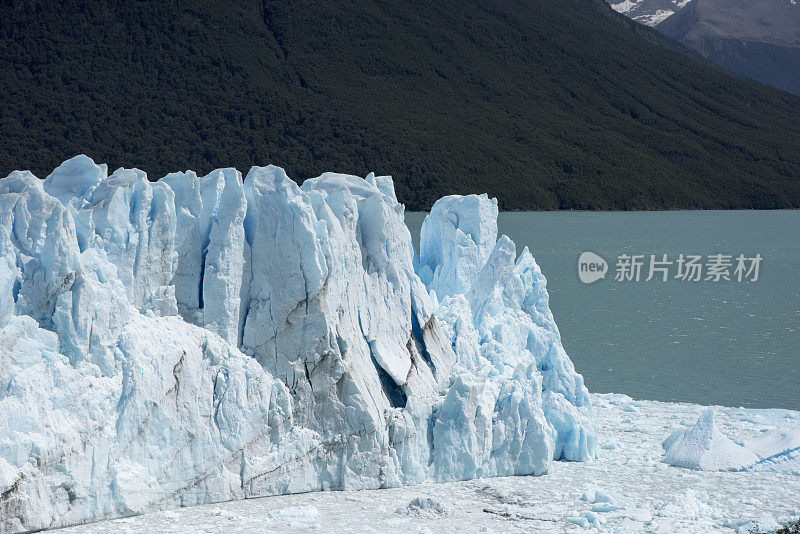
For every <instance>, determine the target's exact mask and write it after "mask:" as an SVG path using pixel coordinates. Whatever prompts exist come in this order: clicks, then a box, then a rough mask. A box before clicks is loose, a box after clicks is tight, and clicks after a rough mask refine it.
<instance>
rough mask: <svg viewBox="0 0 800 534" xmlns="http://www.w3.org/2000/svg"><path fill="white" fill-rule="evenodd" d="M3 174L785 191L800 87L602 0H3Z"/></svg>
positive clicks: (790, 185) (590, 192) (742, 200)
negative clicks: (267, 175) (232, 175)
mask: <svg viewBox="0 0 800 534" xmlns="http://www.w3.org/2000/svg"><path fill="white" fill-rule="evenodd" d="M0 6H2V17H0V175H2V176H5V175H6V174H7V173H8V172H10V171H11V170H14V169H30V170H32V171H33V172H34V173H35V174H36V175H37V176H39V177H41V178H44V177H45V176H47V174H49V173H50V172H51V171H52V169H53V168H54V167H55V166H57V165H58V164H59V163H60V162H61V161H63V160H64V159H66V158H69V157H71V156H74V155H76V154H79V153H86V154H88V155H89V156H91V157H92V158H93V159H94V160H95V161H97V162H105V163H108V165H109V167H110V169H111V170H113V169H115V168H117V167H120V166H125V167H134V166H135V167H138V168H140V169H143V170H145V171H147V173H148V175H149V176H151V177H152V178H153V179H155V178H158V177H160V176H162V175H164V174H166V173H168V172H171V171H176V170H185V169H193V170H195V171H197V172H198V174H200V173H206V172H209V171H211V170H212V169H214V168H217V167H228V166H235V167H237V168H238V169H240V170H241V171H243V172H247V170H248V169H249V168H250V166H251V165H266V164H269V163H273V164H276V165H280V166H282V167H284V168H285V169H286V170H287V172H288V173H289V175H290V176H291V177H293V178H294V179H295V180H297V181H302V180H303V179H304V178H308V177H313V176H316V175H318V174H320V173H321V172H324V171H328V170H335V171H338V172H347V173H352V174H358V175H362V176H363V175H365V174H366V173H368V172H370V171H375V172H376V173H379V174H391V175H393V176H394V177H395V183H396V188H397V193H398V197H399V199H400V200H401V201H402V202H404V203H406V205H407V208H409V209H413V210H418V209H425V208H428V207H430V205H431V204H432V203H433V201H435V200H436V199H437V198H438V197H440V196H442V195H444V194H450V193H472V192H487V193H489V194H490V195H493V196H497V197H498V199H499V201H500V206H501V208H503V209H664V208H666V209H673V208H783V207H794V208H797V207H800V98H798V97H796V96H791V95H789V94H786V93H783V92H780V91H778V90H775V89H770V88H767V87H764V86H761V85H758V84H755V83H753V82H749V81H745V80H740V79H737V78H733V77H731V76H729V75H727V74H724V73H723V72H721V71H720V70H718V69H716V68H714V67H711V66H710V65H709V64H707V63H705V62H703V61H702V60H699V59H697V58H696V57H694V56H692V55H691V54H689V53H688V52H687V51H686V50H685V49H683V48H681V47H680V46H679V45H678V44H677V43H674V42H673V41H669V40H667V39H666V38H664V37H662V36H659V35H658V34H657V33H656V32H654V31H652V30H650V29H648V28H645V27H643V26H639V25H637V24H636V23H634V22H632V21H629V20H627V19H625V18H624V17H622V16H621V15H617V14H616V13H614V12H612V11H611V10H610V9H609V8H608V7H607V6H606V4H605V3H604V2H602V1H600V0H560V1H558V2H554V1H552V0H547V1H545V0H505V1H488V2H470V1H466V0H442V1H430V0H415V1H396V0H392V1H366V0H339V1H336V2H327V1H326V2H316V1H311V0H305V1H302V0H296V1H295V0H282V1H263V2H257V1H249V0H237V1H234V2H214V1H203V0H188V1H184V2H176V1H172V0H164V1H159V2H143V1H136V0H131V1H127V2H100V1H85V2H76V1H69V0H65V1H60V2H49V1H37V0H27V1H8V0H0Z"/></svg>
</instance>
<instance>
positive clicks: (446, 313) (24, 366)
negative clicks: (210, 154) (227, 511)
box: [0, 156, 597, 532]
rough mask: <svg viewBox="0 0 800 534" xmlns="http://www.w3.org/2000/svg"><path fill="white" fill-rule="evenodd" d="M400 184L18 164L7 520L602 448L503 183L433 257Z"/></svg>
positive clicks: (485, 467) (327, 486)
mask: <svg viewBox="0 0 800 534" xmlns="http://www.w3.org/2000/svg"><path fill="white" fill-rule="evenodd" d="M403 217H404V208H403V206H402V204H400V203H398V201H397V198H396V195H395V192H394V185H393V183H392V180H391V178H390V177H388V176H375V175H374V174H370V175H369V176H367V177H366V178H359V177H356V176H350V175H344V174H336V173H325V174H323V175H321V176H319V177H317V178H313V179H309V180H306V181H305V182H303V184H302V186H300V185H298V184H297V183H295V182H294V181H292V180H291V179H289V177H288V176H287V175H286V173H285V172H284V171H283V169H281V168H279V167H275V166H268V167H253V168H252V169H251V170H250V171H249V172H248V173H247V175H246V176H245V177H242V174H241V173H240V172H239V171H237V170H236V169H232V168H228V169H218V170H215V171H213V172H211V173H210V174H208V175H206V176H202V177H199V176H197V174H196V173H194V172H192V171H187V172H182V173H172V174H169V175H167V176H165V177H164V178H162V179H161V180H159V181H157V182H150V181H149V180H148V178H147V176H146V174H145V173H144V172H142V171H139V170H137V169H118V170H116V171H115V172H113V173H111V174H110V175H109V173H108V167H107V166H106V165H97V164H95V163H94V162H93V161H92V160H91V159H90V158H88V157H87V156H77V157H75V158H72V159H70V160H68V161H66V162H64V163H62V164H61V165H60V166H59V167H58V168H57V169H55V170H54V171H53V173H52V174H50V176H48V177H47V178H46V179H45V180H40V179H38V178H37V177H35V176H34V175H33V174H31V173H29V172H20V171H15V172H13V173H11V174H10V175H9V176H7V177H6V178H3V179H0V532H15V531H24V530H34V529H42V528H54V527H60V526H65V525H71V524H80V523H83V522H88V521H94V520H98V519H104V518H111V517H118V516H125V515H132V514H138V513H144V512H148V511H153V510H158V509H166V508H171V507H176V506H188V505H194V504H201V503H210V502H219V501H226V500H232V499H241V498H248V497H254V496H261V495H277V494H286V493H300V492H308V491H317V490H332V489H366V488H387V487H397V486H404V485H411V484H417V483H422V482H446V481H455V480H466V479H470V478H475V477H490V476H502V475H541V474H545V473H547V472H548V470H549V469H550V468H551V464H552V462H553V461H554V460H569V461H584V460H589V459H591V458H594V457H595V454H596V448H597V434H596V430H595V423H594V415H593V411H592V406H591V402H590V399H589V395H588V392H587V390H586V387H585V386H584V384H583V378H582V377H581V376H580V375H579V374H578V373H577V372H576V371H575V369H574V367H573V365H572V362H571V361H570V360H569V358H568V356H567V354H566V352H565V351H564V349H563V347H562V345H561V340H560V335H559V332H558V328H557V326H556V324H555V321H554V319H553V316H552V313H551V312H550V309H549V304H548V298H549V297H548V293H547V289H546V281H545V278H544V276H543V275H542V273H541V270H540V268H539V267H538V265H537V264H536V262H535V261H534V259H533V256H532V255H531V254H530V252H529V251H528V250H527V248H526V249H525V250H523V251H522V253H521V254H519V256H518V255H517V252H516V248H515V246H514V244H513V242H511V240H510V239H508V238H507V237H505V236H500V237H498V236H497V220H496V219H497V203H496V201H495V200H493V199H489V198H488V197H487V196H486V195H480V196H477V195H470V196H463V197H462V196H449V197H445V198H443V199H441V200H439V201H438V202H437V203H436V204H435V205H434V207H433V209H432V211H431V213H430V215H429V216H428V217H427V219H426V221H425V224H424V226H423V230H422V235H421V242H420V251H419V254H417V253H416V251H415V250H414V247H413V244H412V240H411V235H410V233H409V231H408V229H407V227H406V226H405V224H404V219H403Z"/></svg>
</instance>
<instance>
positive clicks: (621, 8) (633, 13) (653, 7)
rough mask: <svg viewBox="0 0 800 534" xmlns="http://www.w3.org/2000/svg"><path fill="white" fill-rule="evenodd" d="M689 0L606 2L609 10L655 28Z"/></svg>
mask: <svg viewBox="0 0 800 534" xmlns="http://www.w3.org/2000/svg"><path fill="white" fill-rule="evenodd" d="M690 1H691V0H608V3H609V5H610V6H611V8H612V9H613V10H614V11H616V12H617V13H622V14H623V15H625V16H626V17H629V18H631V19H633V20H635V21H636V22H640V23H642V24H645V25H647V26H655V25H656V24H658V23H659V22H662V21H663V20H665V19H667V18H668V17H670V16H672V15H673V14H674V13H677V12H678V10H680V9H681V8H682V7H683V6H685V5H686V4H688V3H689V2H690Z"/></svg>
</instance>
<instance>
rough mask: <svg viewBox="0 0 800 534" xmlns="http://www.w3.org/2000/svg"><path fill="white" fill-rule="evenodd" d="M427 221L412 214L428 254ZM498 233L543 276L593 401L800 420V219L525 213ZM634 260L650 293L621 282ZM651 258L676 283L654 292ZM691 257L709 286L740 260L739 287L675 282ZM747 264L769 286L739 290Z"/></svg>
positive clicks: (796, 215) (736, 214)
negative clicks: (715, 270)
mask: <svg viewBox="0 0 800 534" xmlns="http://www.w3.org/2000/svg"><path fill="white" fill-rule="evenodd" d="M424 217H425V214H424V213H408V214H406V222H407V224H408V226H409V229H410V230H411V234H412V236H413V237H414V244H415V247H417V248H418V247H419V229H420V226H421V225H422V221H423V219H424ZM498 229H499V233H500V234H506V235H508V236H509V237H510V238H511V239H512V240H514V242H515V243H516V244H517V253H519V252H521V251H522V248H523V247H524V246H528V248H529V249H530V250H531V252H532V253H533V256H534V258H536V261H537V262H538V263H539V265H540V266H541V268H542V272H543V273H544V274H545V276H546V277H547V281H548V284H547V285H548V291H549V293H550V308H551V309H552V311H553V315H554V316H555V319H556V322H557V323H558V326H559V329H560V331H561V338H562V342H563V344H564V348H565V349H566V350H567V353H568V354H569V355H570V357H571V358H572V361H573V362H574V363H575V367H576V368H577V369H578V371H579V372H580V373H581V374H583V376H584V378H585V380H586V385H587V386H588V388H589V390H590V391H596V392H616V393H625V394H627V395H630V396H631V397H634V398H639V399H653V400H663V401H685V402H693V403H700V404H720V405H724V406H745V407H756V408H776V407H782V408H791V409H800V278H799V277H800V211H674V212H614V213H608V212H523V213H520V212H516V213H501V214H500V217H499V220H498ZM587 251H588V252H593V253H595V254H598V255H599V256H601V257H602V258H603V259H604V260H605V261H606V262H607V263H608V274H607V276H606V277H605V278H604V279H600V280H598V281H596V282H594V283H592V284H584V283H582V282H581V281H580V280H579V278H578V257H579V256H580V254H581V253H582V252H587ZM623 254H627V255H631V256H632V255H643V256H644V258H643V259H642V262H643V266H642V267H641V278H640V281H638V282H636V281H633V280H631V281H628V280H624V281H617V280H615V275H616V270H617V263H618V258H619V256H620V255H623ZM651 254H654V255H656V259H657V260H661V259H662V255H663V254H667V261H672V262H673V264H672V265H668V266H665V267H666V268H667V269H668V276H669V278H668V280H667V281H662V276H663V275H662V274H661V273H660V272H659V271H656V272H655V273H654V276H653V279H652V280H650V281H645V279H646V278H647V276H648V274H649V268H650V255H651ZM680 254H684V256H685V257H686V256H688V255H690V254H691V255H700V256H702V259H701V263H702V264H703V272H702V278H703V279H704V278H705V277H706V275H707V264H708V262H709V261H713V260H711V259H710V258H709V256H710V255H715V254H723V255H730V256H732V258H731V263H732V264H733V265H732V266H731V268H730V269H729V273H730V275H731V280H730V281H725V280H720V281H718V282H714V281H705V280H701V281H698V282H691V281H682V280H680V279H675V278H674V277H675V275H676V274H677V269H678V267H677V263H676V260H678V257H679V255H680ZM740 254H743V255H744V256H745V257H746V258H752V257H755V255H756V254H760V255H761V257H762V258H763V259H762V260H761V263H760V265H759V278H758V280H757V281H755V282H753V281H750V279H751V278H752V276H753V275H752V273H751V274H750V276H749V277H743V281H742V282H738V281H736V277H735V276H734V271H735V267H736V258H737V257H738V256H739V255H740ZM745 265H746V267H750V262H746V264H745ZM723 270H724V269H723Z"/></svg>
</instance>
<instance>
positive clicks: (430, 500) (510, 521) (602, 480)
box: [65, 394, 800, 534]
mask: <svg viewBox="0 0 800 534" xmlns="http://www.w3.org/2000/svg"><path fill="white" fill-rule="evenodd" d="M591 397H592V404H593V406H594V412H595V416H596V419H597V426H598V433H599V435H600V436H601V439H602V440H607V441H613V442H616V443H619V444H620V446H619V447H617V448H614V449H603V450H601V451H600V452H599V453H598V456H597V458H596V459H595V460H594V461H592V462H588V463H573V462H557V463H555V464H553V466H552V468H551V470H550V471H549V472H548V474H546V475H544V476H541V477H501V478H493V479H483V480H472V481H465V482H449V483H443V484H423V485H420V486H409V487H403V488H395V489H382V490H365V491H343V492H322V493H309V494H303V495H284V496H277V497H268V498H260V499H250V500H246V501H235V502H229V503H224V504H217V505H211V506H199V507H193V508H185V509H179V510H176V511H171V512H159V513H154V514H148V515H143V516H139V517H135V518H129V519H125V520H116V521H107V522H101V523H95V524H91V525H84V526H81V527H76V528H69V529H66V530H65V534H73V533H76V534H77V533H79V532H80V533H87V534H106V533H109V534H110V533H115V532H119V531H120V530H122V529H125V530H126V531H127V532H131V533H136V532H163V533H164V534H171V533H179V532H186V533H188V532H199V531H202V532H207V533H209V534H211V533H218V532H219V533H222V532H226V533H227V532H234V533H239V532H265V531H266V532H270V531H274V532H284V531H286V529H287V526H286V525H287V523H286V522H282V519H289V518H291V517H295V518H298V517H303V514H302V513H298V512H296V510H298V509H300V510H310V509H312V508H313V509H314V510H316V511H317V515H316V519H315V521H313V522H312V521H309V522H307V523H306V524H301V523H300V521H298V520H297V519H295V520H294V521H295V522H294V523H293V526H292V528H290V529H289V530H290V531H291V532H300V533H302V532H378V533H389V534H394V533H396V532H431V533H433V532H459V533H479V532H553V533H556V532H583V531H590V532H607V533H644V532H665V533H681V534H693V533H696V534H708V533H741V534H747V533H748V532H749V530H750V529H751V528H759V529H761V531H765V530H774V529H775V528H777V526H778V525H779V524H780V523H783V522H784V521H788V520H794V519H797V518H798V516H800V471H797V472H794V473H792V472H789V471H779V472H760V471H736V472H732V471H695V470H690V469H682V468H677V467H671V466H668V465H666V464H664V463H663V462H662V453H663V450H662V449H661V441H662V440H663V439H664V437H665V436H667V435H668V434H670V433H671V431H672V429H673V428H674V427H675V426H676V425H680V426H683V425H685V424H688V425H693V424H694V422H695V421H696V420H697V419H698V417H700V416H701V415H702V414H703V412H704V411H705V410H706V408H705V407H703V406H697V405H693V404H673V403H662V402H654V401H637V402H636V403H635V404H636V406H637V408H638V411H637V412H636V413H631V412H627V411H625V410H624V409H623V408H624V406H625V405H626V404H629V403H631V399H630V398H628V397H625V396H624V395H613V394H593V395H592V396H591ZM715 422H716V424H717V426H718V428H719V429H720V431H721V432H724V433H725V434H727V435H729V436H732V437H733V438H734V439H736V440H741V441H744V442H747V441H748V440H751V439H753V438H756V437H757V436H760V435H762V433H763V431H764V430H765V429H774V428H776V427H777V428H787V427H793V426H795V425H797V424H798V423H800V413H798V412H791V411H785V410H780V411H779V410H771V411H768V410H749V409H748V410H746V409H738V408H719V407H717V408H715ZM610 502H613V503H614V508H615V509H610V507H609V511H594V510H595V509H598V510H599V509H600V506H598V505H603V504H606V503H610ZM221 511H225V512H228V515H227V516H223V515H221V513H220V512H221ZM312 513H313V512H312ZM221 517H222V518H224V519H223V520H220V518H221ZM228 517H230V518H231V519H228ZM289 520H291V519H289Z"/></svg>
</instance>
